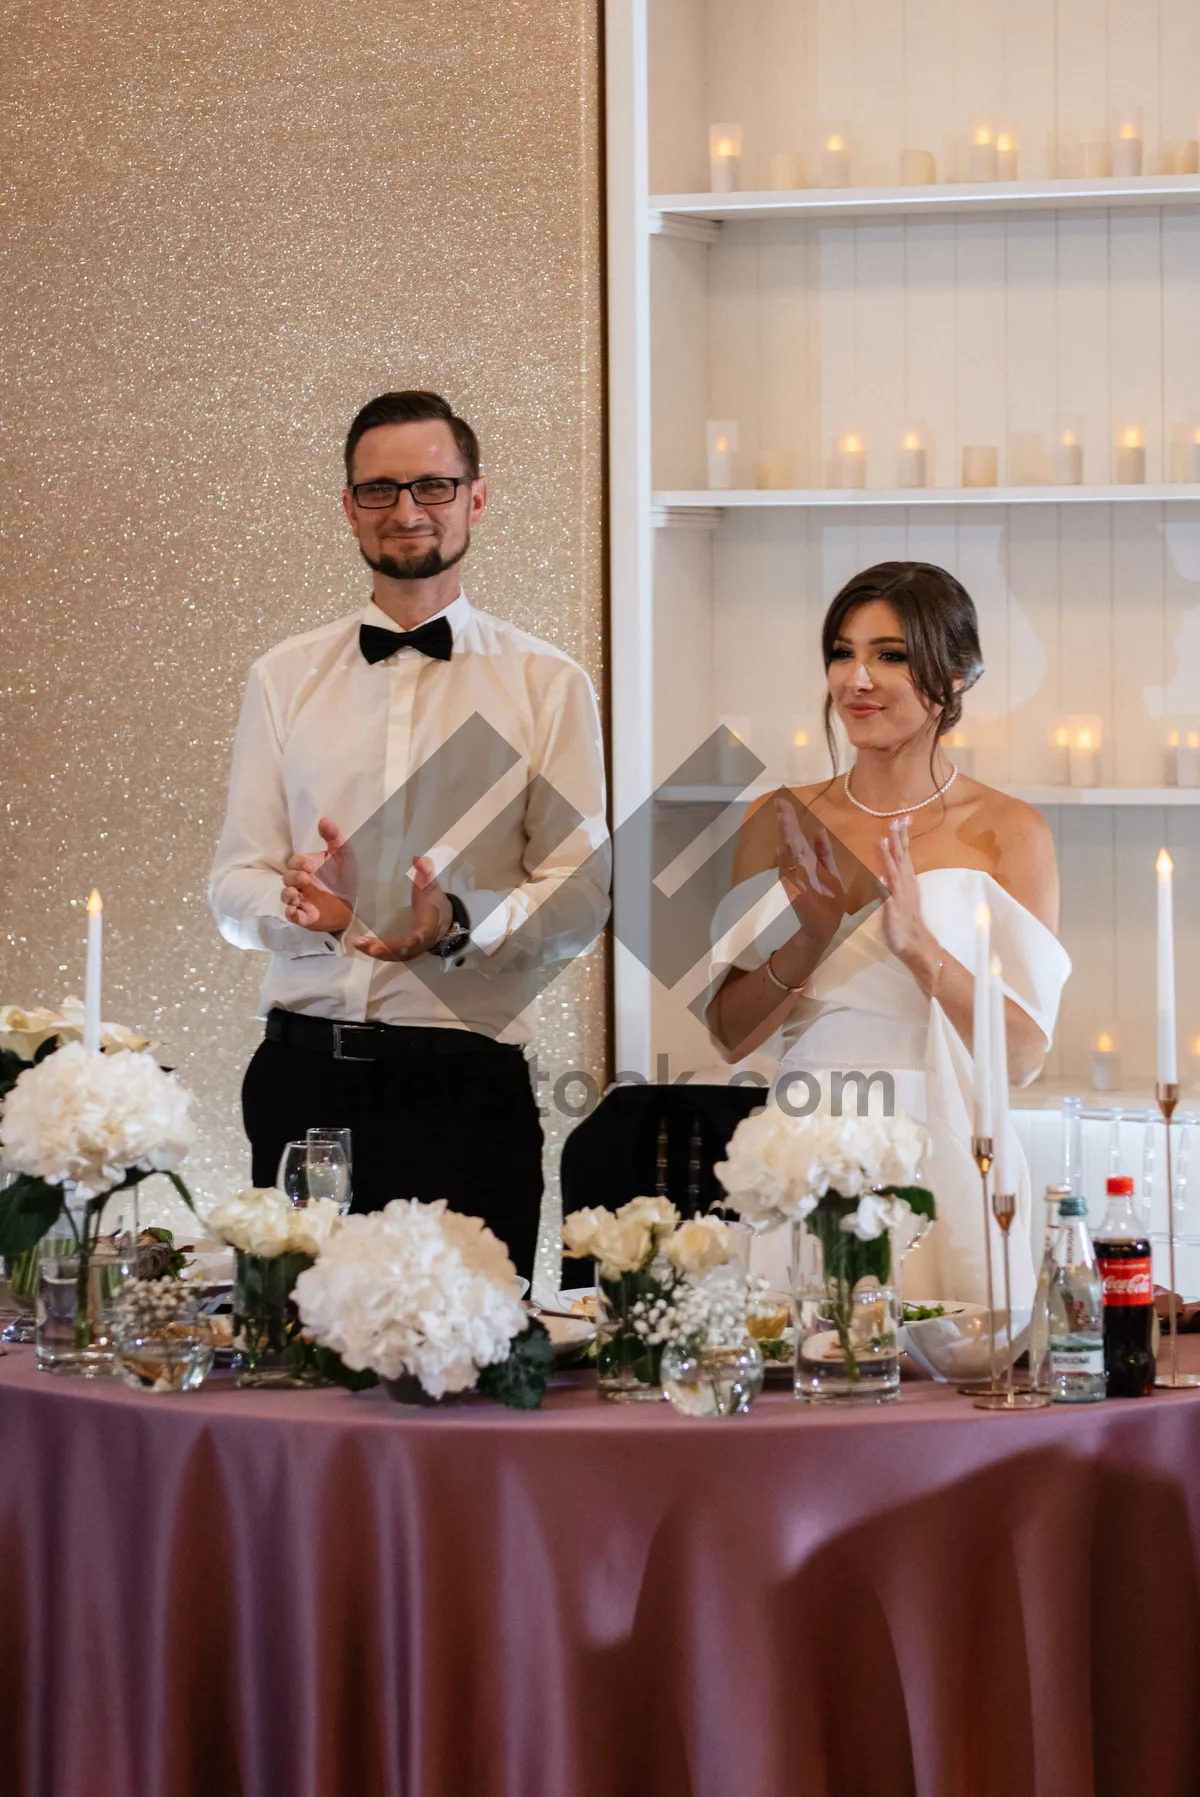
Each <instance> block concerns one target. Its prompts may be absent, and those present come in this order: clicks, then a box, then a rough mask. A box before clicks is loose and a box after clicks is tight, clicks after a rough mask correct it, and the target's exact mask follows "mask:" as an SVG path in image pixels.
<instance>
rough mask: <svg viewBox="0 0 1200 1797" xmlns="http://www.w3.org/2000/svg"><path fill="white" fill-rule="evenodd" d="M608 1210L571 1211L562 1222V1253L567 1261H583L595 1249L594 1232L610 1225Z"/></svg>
mask: <svg viewBox="0 0 1200 1797" xmlns="http://www.w3.org/2000/svg"><path fill="white" fill-rule="evenodd" d="M612 1220H613V1215H612V1212H611V1211H608V1210H598V1209H592V1210H573V1211H572V1212H571V1214H570V1216H569V1217H566V1218H564V1220H563V1232H562V1233H563V1251H564V1252H565V1254H566V1256H567V1258H568V1260H585V1259H586V1258H587V1256H588V1255H589V1254H591V1253H592V1252H593V1251H594V1249H595V1244H596V1232H597V1230H599V1229H600V1228H601V1226H602V1224H603V1223H605V1222H609V1223H611V1222H612Z"/></svg>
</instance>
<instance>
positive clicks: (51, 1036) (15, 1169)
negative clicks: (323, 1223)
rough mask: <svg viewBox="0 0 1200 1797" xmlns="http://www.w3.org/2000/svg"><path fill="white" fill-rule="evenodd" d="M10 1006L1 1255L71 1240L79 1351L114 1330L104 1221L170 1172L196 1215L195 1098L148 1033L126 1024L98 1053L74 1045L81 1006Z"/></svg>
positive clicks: (3, 1054) (3, 1098)
mask: <svg viewBox="0 0 1200 1797" xmlns="http://www.w3.org/2000/svg"><path fill="white" fill-rule="evenodd" d="M76 1009H79V1007H78V1001H77V1000H76V1001H72V1000H67V1002H66V1004H65V1005H64V1006H63V1008H62V1011H61V1012H60V1013H55V1012H50V1011H32V1012H31V1011H23V1010H21V1009H19V1008H18V1007H16V1006H11V1005H9V1006H4V1007H3V1008H0V1041H2V1042H3V1046H2V1047H0V1170H3V1172H5V1173H6V1174H8V1175H10V1176H12V1175H15V1178H12V1177H10V1182H9V1183H8V1184H7V1185H6V1187H5V1189H4V1190H3V1191H0V1255H3V1256H4V1257H5V1258H6V1259H9V1260H15V1259H16V1258H17V1257H19V1256H22V1255H28V1254H29V1253H31V1252H32V1251H33V1250H34V1249H35V1248H36V1247H37V1245H38V1243H39V1242H40V1241H41V1240H42V1238H43V1237H44V1236H46V1235H47V1234H48V1233H50V1232H51V1231H52V1230H55V1229H56V1228H57V1229H58V1232H59V1233H60V1234H62V1235H63V1236H64V1238H69V1239H70V1240H71V1243H72V1254H71V1259H72V1260H73V1261H74V1262H75V1263H76V1267H77V1294H76V1311H75V1349H76V1351H77V1352H79V1353H86V1352H87V1351H88V1350H89V1349H90V1348H91V1347H93V1346H94V1345H95V1344H96V1341H97V1339H98V1336H99V1333H100V1332H101V1331H102V1329H103V1321H102V1318H101V1317H100V1316H99V1314H98V1310H97V1306H98V1304H99V1303H100V1298H99V1297H98V1295H97V1293H96V1290H95V1281H93V1280H92V1279H91V1263H92V1258H93V1256H94V1254H95V1252H96V1248H97V1243H98V1242H99V1239H100V1227H101V1214H102V1212H103V1211H104V1208H105V1206H106V1205H107V1203H108V1201H109V1199H110V1198H111V1197H112V1195H113V1194H114V1193H116V1192H121V1191H125V1190H127V1189H129V1188H131V1187H133V1186H136V1185H137V1184H139V1183H140V1181H142V1180H143V1179H145V1178H147V1177H148V1176H149V1175H150V1174H151V1173H164V1174H166V1176H167V1178H168V1179H169V1180H170V1181H171V1183H172V1184H173V1185H174V1187H175V1189H176V1191H177V1192H178V1193H179V1195H180V1197H181V1198H183V1200H184V1201H185V1203H186V1204H187V1205H188V1207H189V1209H192V1210H194V1208H195V1207H194V1205H193V1204H192V1198H191V1194H190V1192H189V1191H188V1189H187V1187H186V1185H185V1184H184V1182H183V1180H182V1179H181V1178H180V1176H179V1174H178V1173H177V1172H176V1170H175V1169H176V1167H177V1166H178V1164H179V1162H180V1161H181V1160H182V1158H183V1156H184V1155H185V1154H186V1153H187V1150H188V1148H189V1147H190V1146H191V1143H192V1139H193V1136H194V1126H193V1124H192V1120H191V1116H190V1114H189V1103H190V1101H189V1097H188V1094H187V1092H186V1091H185V1089H184V1088H183V1086H182V1085H181V1084H180V1083H179V1081H178V1080H177V1079H176V1078H175V1076H174V1074H172V1073H169V1072H167V1071H166V1070H165V1069H164V1068H162V1067H160V1066H159V1065H158V1063H157V1061H156V1060H155V1059H154V1056H153V1055H152V1054H149V1053H146V1052H144V1051H145V1047H146V1042H145V1038H144V1037H140V1036H135V1035H134V1034H133V1032H132V1031H129V1030H124V1029H122V1028H120V1027H119V1026H116V1025H111V1024H109V1025H106V1026H105V1027H104V1031H103V1033H102V1041H103V1042H104V1044H105V1047H104V1048H103V1049H102V1050H101V1051H100V1052H97V1051H95V1050H92V1049H87V1048H84V1046H83V1044H82V1042H80V1041H78V1040H76V1039H74V1037H75V1027H76V1022H77V1021H80V1020H79V1019H76V1017H75V1016H74V1010H76Z"/></svg>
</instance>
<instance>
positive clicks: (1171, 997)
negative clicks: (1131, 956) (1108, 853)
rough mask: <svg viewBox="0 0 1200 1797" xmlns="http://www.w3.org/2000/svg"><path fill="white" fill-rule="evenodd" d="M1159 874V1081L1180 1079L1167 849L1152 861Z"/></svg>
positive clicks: (1171, 867) (1173, 1082) (1165, 1083)
mask: <svg viewBox="0 0 1200 1797" xmlns="http://www.w3.org/2000/svg"><path fill="white" fill-rule="evenodd" d="M1154 871H1155V873H1156V874H1157V875H1158V1082H1159V1084H1160V1085H1163V1086H1173V1085H1176V1084H1177V1083H1178V1080H1179V1063H1178V1060H1177V1057H1176V1048H1175V918H1174V911H1173V904H1172V890H1171V888H1172V883H1173V875H1174V871H1175V867H1174V863H1173V862H1172V860H1171V857H1170V855H1168V853H1167V851H1166V849H1160V850H1159V851H1158V860H1157V861H1156V862H1155V864H1154Z"/></svg>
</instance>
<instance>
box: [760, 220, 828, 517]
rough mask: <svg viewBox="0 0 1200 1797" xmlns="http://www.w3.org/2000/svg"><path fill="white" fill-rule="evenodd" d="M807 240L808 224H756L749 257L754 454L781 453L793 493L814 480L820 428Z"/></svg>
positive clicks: (817, 469) (809, 242)
mask: <svg viewBox="0 0 1200 1797" xmlns="http://www.w3.org/2000/svg"><path fill="white" fill-rule="evenodd" d="M813 236H814V232H813V227H812V226H811V225H803V224H795V223H793V224H780V225H769V226H764V227H762V228H761V229H760V231H759V238H758V252H757V253H758V320H757V333H758V345H759V361H758V366H757V370H756V382H757V389H758V398H757V411H758V416H759V428H758V435H759V452H760V454H771V455H780V454H783V455H786V457H787V459H788V462H789V465H790V469H789V477H788V478H789V484H790V485H792V486H796V487H805V486H815V485H818V484H819V483H820V479H821V469H820V466H819V462H818V459H817V458H816V457H815V456H814V454H813V451H814V448H815V444H816V440H817V433H818V431H819V429H820V397H819V394H818V392H817V389H816V383H815V380H814V376H815V374H816V373H817V369H818V364H817V362H816V359H815V358H816V353H817V349H816V340H815V332H814V315H815V307H816V300H815V297H814V289H813V284H812V256H813ZM750 472H751V476H753V473H754V471H753V470H751V471H750Z"/></svg>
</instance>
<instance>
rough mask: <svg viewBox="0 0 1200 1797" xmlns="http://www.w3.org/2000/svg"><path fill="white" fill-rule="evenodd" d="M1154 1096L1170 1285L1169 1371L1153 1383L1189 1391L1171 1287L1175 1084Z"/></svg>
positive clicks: (1196, 1377) (1196, 1380)
mask: <svg viewBox="0 0 1200 1797" xmlns="http://www.w3.org/2000/svg"><path fill="white" fill-rule="evenodd" d="M1154 1096H1155V1097H1156V1098H1157V1100H1158V1108H1159V1110H1160V1111H1161V1112H1162V1119H1163V1124H1164V1127H1165V1131H1166V1137H1167V1277H1168V1279H1169V1280H1170V1285H1171V1293H1170V1313H1171V1314H1170V1332H1171V1370H1170V1372H1169V1373H1160V1374H1159V1376H1158V1378H1157V1379H1156V1380H1155V1381H1154V1383H1155V1385H1156V1386H1159V1387H1161V1388H1162V1389H1163V1390H1164V1391H1189V1390H1191V1389H1193V1388H1194V1387H1195V1386H1197V1385H1200V1374H1198V1373H1181V1372H1180V1370H1179V1296H1178V1292H1177V1290H1176V1286H1175V1175H1174V1171H1173V1168H1172V1165H1171V1119H1172V1118H1173V1117H1174V1115H1175V1107H1176V1105H1177V1104H1178V1103H1179V1087H1178V1085H1175V1084H1171V1085H1164V1083H1163V1082H1162V1081H1161V1080H1160V1081H1159V1082H1158V1084H1157V1085H1156V1086H1155V1088H1154Z"/></svg>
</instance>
